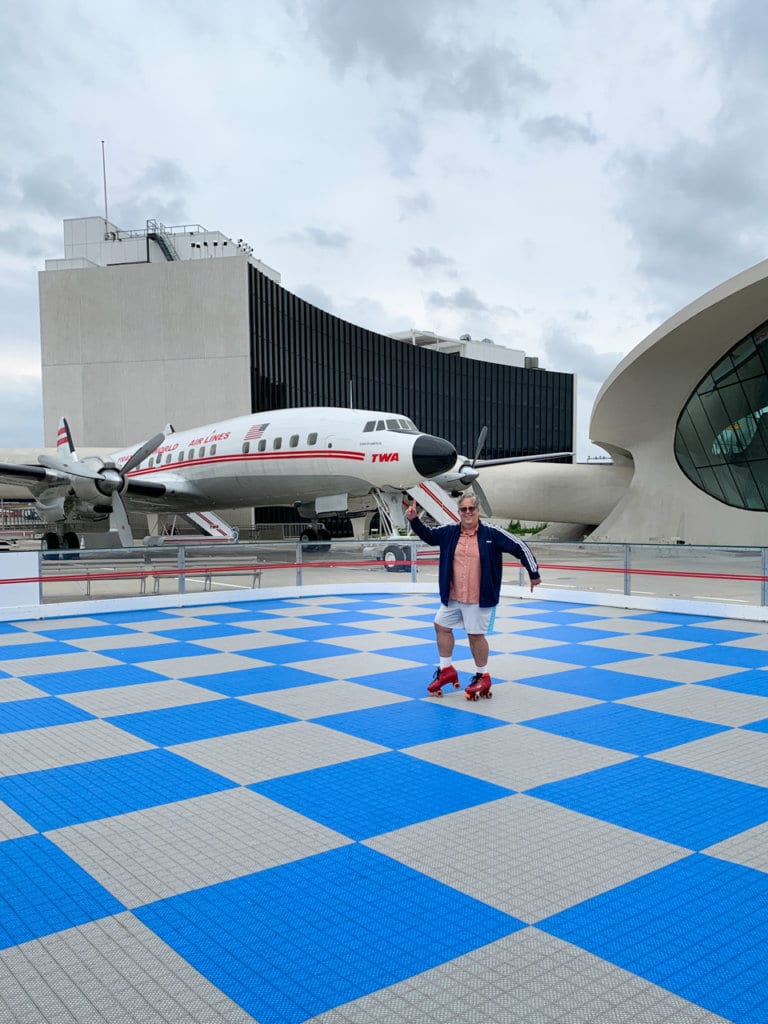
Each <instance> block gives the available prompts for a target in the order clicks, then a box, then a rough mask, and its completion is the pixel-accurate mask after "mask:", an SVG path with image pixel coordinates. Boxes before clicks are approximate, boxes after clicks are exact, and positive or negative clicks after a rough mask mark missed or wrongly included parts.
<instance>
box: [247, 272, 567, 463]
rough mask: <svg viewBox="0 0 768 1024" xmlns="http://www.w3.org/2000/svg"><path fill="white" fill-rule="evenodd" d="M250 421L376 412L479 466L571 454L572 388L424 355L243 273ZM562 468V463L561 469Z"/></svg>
mask: <svg viewBox="0 0 768 1024" xmlns="http://www.w3.org/2000/svg"><path fill="white" fill-rule="evenodd" d="M249 273H250V281H249V298H250V317H251V349H252V355H251V367H252V370H251V372H252V374H253V379H252V386H251V394H252V405H253V412H260V411H262V410H266V409H284V408H290V407H295V406H305V405H337V406H344V407H349V406H350V405H352V406H354V407H355V408H358V409H382V410H387V411H391V412H398V413H402V414H403V415H405V416H408V417H410V418H411V419H412V420H413V421H414V422H415V423H416V425H417V426H418V427H419V429H420V430H423V431H425V432H427V433H431V434H437V435H438V436H439V437H445V438H447V439H448V440H449V441H451V442H453V444H454V445H455V446H456V448H457V450H458V451H459V452H461V453H462V454H464V455H467V456H470V457H471V456H472V455H473V454H474V450H475V445H476V441H477V437H478V435H479V433H480V431H481V429H482V428H483V426H485V425H486V424H487V425H488V428H489V429H488V437H487V441H486V445H485V448H484V449H483V453H482V458H486V459H490V458H505V457H508V456H513V455H530V454H539V453H546V452H556V451H572V450H573V402H574V378H573V375H572V374H569V373H552V372H550V371H548V370H528V369H523V368H520V367H515V366H501V365H499V364H497V363H484V362H480V361H478V360H474V359H461V358H459V356H456V355H443V354H441V353H439V352H430V351H428V350H425V349H423V348H419V347H417V346H414V345H408V344H407V343H405V342H402V341H396V340H394V339H393V338H388V337H386V336H385V335H382V334H376V333H375V332H374V331H369V330H366V329H365V328H363V327H357V326H356V325H354V324H351V323H347V322H346V321H345V320H341V319H339V318H338V317H336V316H333V315H331V314H330V313H326V312H324V311H323V310H321V309H318V308H317V307H316V306H312V305H310V303H308V302H305V301H304V300H303V299H300V298H299V297H298V296H296V295H293V294H292V293H291V292H289V291H286V289H285V288H282V287H281V286H280V285H279V284H276V283H275V282H274V281H272V280H271V279H270V278H268V277H265V276H264V275H263V274H261V273H260V272H259V271H258V270H256V269H255V268H254V267H250V268H249ZM566 461H570V460H566Z"/></svg>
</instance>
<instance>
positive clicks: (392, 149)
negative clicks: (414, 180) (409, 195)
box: [377, 110, 424, 178]
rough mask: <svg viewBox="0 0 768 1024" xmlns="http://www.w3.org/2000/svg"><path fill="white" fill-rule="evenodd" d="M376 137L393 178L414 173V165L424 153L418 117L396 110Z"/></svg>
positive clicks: (422, 136)
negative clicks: (387, 160) (386, 156)
mask: <svg viewBox="0 0 768 1024" xmlns="http://www.w3.org/2000/svg"><path fill="white" fill-rule="evenodd" d="M377 134H378V137H379V140H380V141H381V144H382V145H383V147H384V149H385V150H386V152H387V154H388V157H389V167H390V171H391V173H392V175H393V176H394V177H395V178H407V177H411V176H412V175H413V174H415V173H416V163H417V161H418V158H419V157H420V156H421V154H422V153H423V152H424V129H423V123H422V120H421V118H420V117H417V116H416V115H415V114H413V113H412V112H410V111H408V110H397V111H395V112H394V113H393V114H392V115H391V116H390V118H389V121H388V122H387V123H386V124H382V125H380V126H379V128H378V132H377Z"/></svg>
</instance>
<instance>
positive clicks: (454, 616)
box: [435, 601, 496, 636]
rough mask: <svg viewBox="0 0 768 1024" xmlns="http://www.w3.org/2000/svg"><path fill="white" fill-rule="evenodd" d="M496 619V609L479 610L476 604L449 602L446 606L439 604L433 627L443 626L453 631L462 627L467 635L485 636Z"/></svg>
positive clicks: (490, 630)
mask: <svg viewBox="0 0 768 1024" xmlns="http://www.w3.org/2000/svg"><path fill="white" fill-rule="evenodd" d="M495 618H496V608H495V607H494V608H481V607H480V605H477V604H461V603H460V602H459V601H449V602H448V604H441V605H440V608H439V610H438V613H437V615H436V616H435V625H436V626H443V627H444V628H445V629H455V628H456V627H457V626H463V627H464V629H465V630H466V631H467V633H468V634H469V633H471V634H473V635H478V634H480V635H482V636H485V635H486V634H487V633H490V632H492V630H493V622H494V619H495Z"/></svg>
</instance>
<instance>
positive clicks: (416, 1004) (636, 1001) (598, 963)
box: [307, 928, 732, 1024]
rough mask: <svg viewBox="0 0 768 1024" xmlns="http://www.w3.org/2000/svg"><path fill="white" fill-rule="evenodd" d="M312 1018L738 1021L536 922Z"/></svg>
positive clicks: (608, 1023)
mask: <svg viewBox="0 0 768 1024" xmlns="http://www.w3.org/2000/svg"><path fill="white" fill-rule="evenodd" d="M307 1024H732V1022H729V1021H726V1020H725V1018H723V1017H718V1016H717V1015H716V1014H713V1013H709V1012H708V1011H706V1010H703V1009H702V1008H701V1007H700V1006H695V1005H694V1004H693V1003H689V1002H687V1001H686V1000H685V999H680V998H679V997H678V996H676V995H673V994H672V993H671V992H668V991H667V990H666V989H662V988H659V987H658V986H656V985H653V984H651V982H648V981H645V980H644V979H643V978H639V977H637V976H636V975H634V974H630V973H629V972H628V971H624V970H622V969H621V968H620V967H616V966H615V965H614V964H610V963H608V962H606V961H605V960H601V959H600V958H599V957H596V956H593V955H592V954H591V953H587V952H586V951H585V950H583V949H579V948H578V947H577V946H572V945H570V944H569V943H567V942H562V941H561V940H560V939H557V938H554V937H553V936H549V935H545V934H544V933H543V932H540V931H537V930H536V929H535V928H525V929H523V930H522V931H518V932H516V933H515V934H513V935H509V936H507V937H506V938H504V939H500V940H499V941H498V942H494V943H492V944H490V945H488V946H481V947H480V948H479V949H476V950H473V951H472V952H471V953H467V954H466V955H465V956H462V957H458V958H457V959H455V960H450V961H448V962H447V963H444V964H441V965H440V966H439V967H435V968H433V969H432V970H430V971H425V972H424V973H423V974H419V975H416V976H415V977H413V978H408V979H407V980H406V981H402V982H400V983H399V984H397V985H392V986H391V987H389V988H384V989H380V990H379V991H377V992H373V993H372V994H371V995H368V996H364V997H363V998H362V999H357V1000H355V1001H354V1002H352V1003H346V1004H345V1005H344V1006H340V1007H338V1008H337V1009H335V1010H330V1011H329V1012H328V1013H323V1014H320V1015H319V1016H317V1017H312V1018H311V1020H310V1021H307Z"/></svg>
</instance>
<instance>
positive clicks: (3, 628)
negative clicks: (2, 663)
mask: <svg viewBox="0 0 768 1024" xmlns="http://www.w3.org/2000/svg"><path fill="white" fill-rule="evenodd" d="M26 632H27V631H26V630H25V629H21V628H20V627H19V626H14V624H13V623H12V622H0V636H2V635H3V634H4V633H7V634H15V635H16V636H18V635H19V633H26ZM1 643H2V641H0V644H1Z"/></svg>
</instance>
